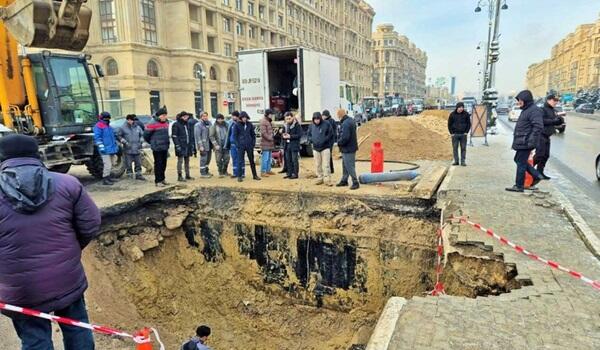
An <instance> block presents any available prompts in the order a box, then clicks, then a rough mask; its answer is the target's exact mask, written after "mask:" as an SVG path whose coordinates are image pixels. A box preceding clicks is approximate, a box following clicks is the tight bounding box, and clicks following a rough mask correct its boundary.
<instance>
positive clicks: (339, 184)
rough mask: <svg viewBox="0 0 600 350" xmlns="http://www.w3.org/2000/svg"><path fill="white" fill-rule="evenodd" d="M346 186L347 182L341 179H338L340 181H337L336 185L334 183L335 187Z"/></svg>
mask: <svg viewBox="0 0 600 350" xmlns="http://www.w3.org/2000/svg"><path fill="white" fill-rule="evenodd" d="M346 186H348V183H347V182H343V181H340V182H338V184H337V185H335V187H346Z"/></svg>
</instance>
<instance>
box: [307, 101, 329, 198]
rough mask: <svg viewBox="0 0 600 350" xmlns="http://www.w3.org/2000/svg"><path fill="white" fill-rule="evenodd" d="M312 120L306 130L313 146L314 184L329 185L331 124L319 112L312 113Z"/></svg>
mask: <svg viewBox="0 0 600 350" xmlns="http://www.w3.org/2000/svg"><path fill="white" fill-rule="evenodd" d="M312 122H313V123H312V124H311V126H310V128H309V130H308V139H309V141H310V143H311V144H312V147H313V156H314V160H315V169H316V172H317V182H316V183H315V184H316V185H322V184H325V185H327V186H331V185H332V183H331V168H330V167H329V160H330V158H331V151H330V150H329V146H330V145H331V143H332V140H333V139H334V136H333V134H334V132H333V129H332V128H331V124H329V123H328V122H326V121H324V120H323V117H322V116H321V113H319V112H315V113H313V117H312Z"/></svg>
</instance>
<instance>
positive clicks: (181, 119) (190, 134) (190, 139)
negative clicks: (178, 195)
mask: <svg viewBox="0 0 600 350" xmlns="http://www.w3.org/2000/svg"><path fill="white" fill-rule="evenodd" d="M191 116H192V115H191V114H190V113H187V112H185V111H183V112H181V113H179V114H178V115H177V119H176V120H177V121H176V122H175V123H174V124H173V128H172V130H171V138H172V139H173V144H174V145H175V156H176V157H177V181H179V182H185V181H187V180H193V179H194V178H193V177H192V176H191V175H190V157H191V156H192V155H193V154H194V153H195V149H196V144H195V142H194V130H193V129H192V125H191V124H190V123H189V118H191ZM182 167H183V168H184V169H183V170H182ZM184 170H185V177H183V171H184Z"/></svg>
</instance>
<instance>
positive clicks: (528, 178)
mask: <svg viewBox="0 0 600 350" xmlns="http://www.w3.org/2000/svg"><path fill="white" fill-rule="evenodd" d="M534 154H535V151H531V152H530V153H529V159H528V160H527V162H528V163H529V165H531V166H533V155H534ZM531 184H533V176H531V175H529V172H527V171H526V172H525V186H524V187H525V188H529V187H531Z"/></svg>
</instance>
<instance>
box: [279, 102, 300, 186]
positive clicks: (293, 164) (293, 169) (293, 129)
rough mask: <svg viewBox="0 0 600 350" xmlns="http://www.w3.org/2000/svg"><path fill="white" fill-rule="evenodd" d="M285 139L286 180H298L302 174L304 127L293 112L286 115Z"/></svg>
mask: <svg viewBox="0 0 600 350" xmlns="http://www.w3.org/2000/svg"><path fill="white" fill-rule="evenodd" d="M281 137H282V138H283V145H284V146H283V149H284V159H285V160H284V162H285V168H286V170H287V175H286V176H284V177H283V178H284V179H292V180H293V179H297V178H298V174H299V173H300V163H299V160H298V157H299V156H300V139H301V138H302V127H301V126H300V124H299V123H298V120H297V119H296V118H295V117H294V115H293V114H292V113H291V112H286V113H285V131H284V133H283V135H282V136H281Z"/></svg>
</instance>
